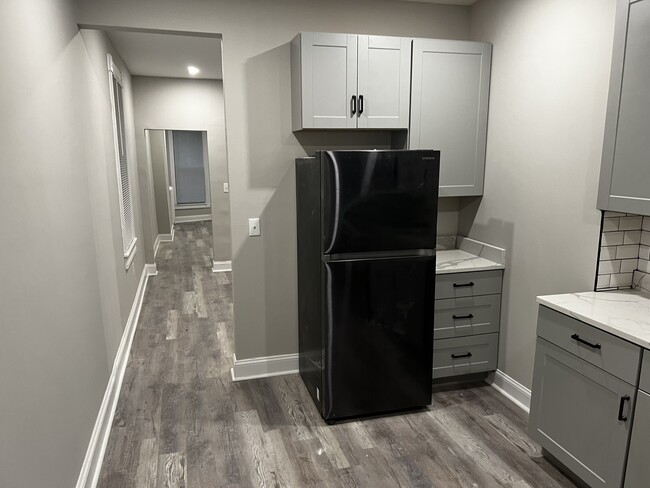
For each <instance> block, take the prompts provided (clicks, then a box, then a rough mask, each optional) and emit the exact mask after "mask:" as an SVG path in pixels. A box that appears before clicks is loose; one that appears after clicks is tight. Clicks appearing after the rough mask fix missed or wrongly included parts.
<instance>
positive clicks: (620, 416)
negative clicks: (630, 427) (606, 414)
mask: <svg viewBox="0 0 650 488" xmlns="http://www.w3.org/2000/svg"><path fill="white" fill-rule="evenodd" d="M629 401H630V395H623V396H622V397H621V403H619V404H618V420H622V421H623V422H626V421H627V415H623V408H624V407H625V402H629Z"/></svg>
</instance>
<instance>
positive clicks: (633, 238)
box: [596, 212, 650, 291]
mask: <svg viewBox="0 0 650 488" xmlns="http://www.w3.org/2000/svg"><path fill="white" fill-rule="evenodd" d="M597 273H598V278H597V280H596V290H615V289H623V288H643V289H645V290H646V291H650V217H642V216H640V215H633V214H625V213H618V212H605V213H604V215H603V226H602V235H601V240H600V259H599V260H598V271H597Z"/></svg>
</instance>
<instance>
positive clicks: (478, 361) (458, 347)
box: [433, 334, 499, 379]
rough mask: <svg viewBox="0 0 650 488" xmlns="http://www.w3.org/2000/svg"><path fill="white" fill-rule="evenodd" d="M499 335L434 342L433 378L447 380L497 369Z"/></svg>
mask: <svg viewBox="0 0 650 488" xmlns="http://www.w3.org/2000/svg"><path fill="white" fill-rule="evenodd" d="M498 348H499V334H484V335H480V336H468V337H455V338H453V339H439V340H434V341H433V378H434V379H435V378H445V377H447V376H456V375H461V374H468V373H480V372H482V371H494V370H495V369H496V368H497V351H498Z"/></svg>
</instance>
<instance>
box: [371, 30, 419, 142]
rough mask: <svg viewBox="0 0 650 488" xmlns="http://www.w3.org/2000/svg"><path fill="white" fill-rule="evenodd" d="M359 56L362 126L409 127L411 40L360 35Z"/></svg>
mask: <svg viewBox="0 0 650 488" xmlns="http://www.w3.org/2000/svg"><path fill="white" fill-rule="evenodd" d="M358 60H359V62H358V76H359V84H358V95H359V97H363V112H362V113H361V114H360V115H359V122H358V126H359V128H364V129H400V128H401V129H408V122H409V121H408V118H409V90H410V82H411V40H410V39H403V38H400V37H383V36H359V46H358ZM360 103H361V102H360ZM360 106H361V105H360Z"/></svg>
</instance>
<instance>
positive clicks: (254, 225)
mask: <svg viewBox="0 0 650 488" xmlns="http://www.w3.org/2000/svg"><path fill="white" fill-rule="evenodd" d="M261 233H262V231H261V229H260V219H259V218H257V219H248V235H249V236H259V235H260V234H261Z"/></svg>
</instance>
